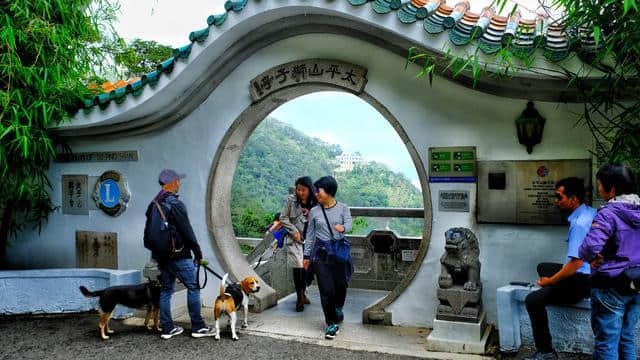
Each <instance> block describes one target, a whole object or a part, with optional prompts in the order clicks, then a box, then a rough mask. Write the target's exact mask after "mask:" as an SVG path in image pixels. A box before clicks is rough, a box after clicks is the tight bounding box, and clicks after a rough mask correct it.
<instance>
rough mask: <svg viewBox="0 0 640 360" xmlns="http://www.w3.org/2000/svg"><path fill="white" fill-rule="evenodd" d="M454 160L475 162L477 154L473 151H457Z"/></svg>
mask: <svg viewBox="0 0 640 360" xmlns="http://www.w3.org/2000/svg"><path fill="white" fill-rule="evenodd" d="M453 160H475V154H474V153H473V151H455V152H454V153H453Z"/></svg>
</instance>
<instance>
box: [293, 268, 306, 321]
mask: <svg viewBox="0 0 640 360" xmlns="http://www.w3.org/2000/svg"><path fill="white" fill-rule="evenodd" d="M300 270H304V269H299V268H294V269H293V283H294V285H295V288H296V311H297V312H300V311H303V310H304V299H303V297H304V287H303V286H304V285H303V282H302V281H303V280H302V276H301V274H300V273H301V272H300Z"/></svg>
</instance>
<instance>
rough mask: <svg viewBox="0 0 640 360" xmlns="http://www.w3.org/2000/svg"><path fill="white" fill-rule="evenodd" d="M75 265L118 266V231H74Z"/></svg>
mask: <svg viewBox="0 0 640 360" xmlns="http://www.w3.org/2000/svg"><path fill="white" fill-rule="evenodd" d="M76 266H77V267H79V268H105V269H117V268H118V233H114V232H95V231H76Z"/></svg>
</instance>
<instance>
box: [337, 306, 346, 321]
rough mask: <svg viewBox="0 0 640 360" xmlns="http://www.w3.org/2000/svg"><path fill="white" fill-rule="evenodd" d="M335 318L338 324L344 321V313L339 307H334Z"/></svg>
mask: <svg viewBox="0 0 640 360" xmlns="http://www.w3.org/2000/svg"><path fill="white" fill-rule="evenodd" d="M336 320H337V321H338V324H339V323H341V322H343V321H344V313H343V312H342V308H341V307H337V308H336Z"/></svg>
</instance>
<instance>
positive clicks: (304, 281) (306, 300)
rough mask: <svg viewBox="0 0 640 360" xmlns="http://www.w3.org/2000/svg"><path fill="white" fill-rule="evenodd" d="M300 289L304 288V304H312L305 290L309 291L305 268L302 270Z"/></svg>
mask: <svg viewBox="0 0 640 360" xmlns="http://www.w3.org/2000/svg"><path fill="white" fill-rule="evenodd" d="M300 287H302V302H303V303H304V304H305V305H309V304H311V301H309V298H307V294H306V293H305V290H306V289H307V270H305V269H304V268H302V269H300Z"/></svg>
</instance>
